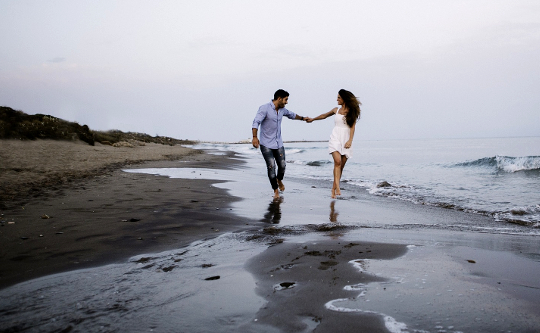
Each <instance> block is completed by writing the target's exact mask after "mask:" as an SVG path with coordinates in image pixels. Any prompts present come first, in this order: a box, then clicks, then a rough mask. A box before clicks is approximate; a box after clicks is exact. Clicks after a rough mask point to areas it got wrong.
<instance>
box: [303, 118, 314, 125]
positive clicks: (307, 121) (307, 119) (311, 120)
mask: <svg viewBox="0 0 540 333" xmlns="http://www.w3.org/2000/svg"><path fill="white" fill-rule="evenodd" d="M304 121H305V122H306V123H308V124H311V123H312V122H313V118H310V117H304Z"/></svg>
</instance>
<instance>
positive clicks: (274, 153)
mask: <svg viewBox="0 0 540 333" xmlns="http://www.w3.org/2000/svg"><path fill="white" fill-rule="evenodd" d="M260 147H261V153H262V154H263V157H264V160H265V162H266V168H267V169H268V179H269V180H270V185H272V189H274V190H275V189H277V188H278V184H277V179H279V180H283V176H285V165H286V163H285V147H280V148H278V149H270V148H268V147H265V146H263V145H261V146H260ZM276 163H277V174H276Z"/></svg>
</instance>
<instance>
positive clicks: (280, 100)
mask: <svg viewBox="0 0 540 333" xmlns="http://www.w3.org/2000/svg"><path fill="white" fill-rule="evenodd" d="M287 103H289V96H287V97H285V98H282V97H280V98H278V99H277V106H278V109H281V108H284V107H285V105H287Z"/></svg>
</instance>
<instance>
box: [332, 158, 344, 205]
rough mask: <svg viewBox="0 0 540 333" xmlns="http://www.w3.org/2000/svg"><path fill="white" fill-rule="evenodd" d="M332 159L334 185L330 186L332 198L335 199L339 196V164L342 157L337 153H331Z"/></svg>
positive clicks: (340, 168)
mask: <svg viewBox="0 0 540 333" xmlns="http://www.w3.org/2000/svg"><path fill="white" fill-rule="evenodd" d="M332 157H333V158H334V184H333V185H332V198H334V199H335V198H336V195H341V190H340V189H339V180H340V179H341V170H342V167H341V164H342V158H341V157H342V156H341V155H340V154H339V152H337V151H334V152H332Z"/></svg>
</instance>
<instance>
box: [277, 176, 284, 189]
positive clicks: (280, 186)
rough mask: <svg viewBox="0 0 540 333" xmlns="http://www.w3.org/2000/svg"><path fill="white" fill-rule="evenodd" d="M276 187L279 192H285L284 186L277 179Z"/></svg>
mask: <svg viewBox="0 0 540 333" xmlns="http://www.w3.org/2000/svg"><path fill="white" fill-rule="evenodd" d="M277 185H278V187H279V190H280V191H281V192H283V191H285V185H283V182H282V181H281V180H279V179H278V180H277Z"/></svg>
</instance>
